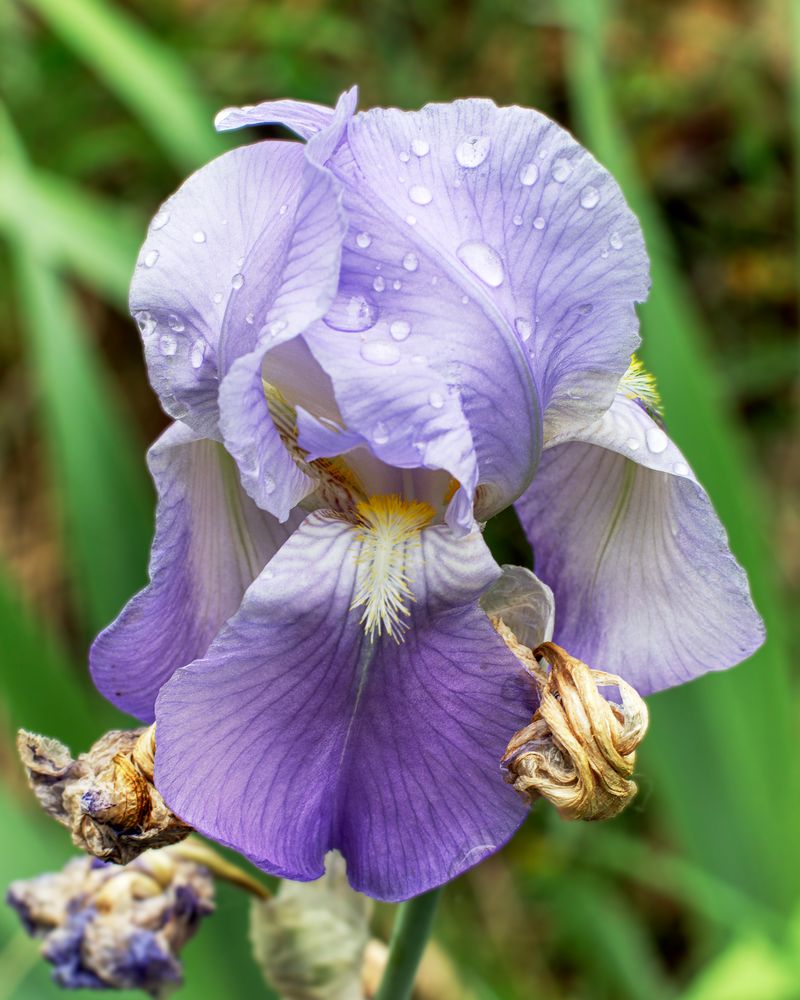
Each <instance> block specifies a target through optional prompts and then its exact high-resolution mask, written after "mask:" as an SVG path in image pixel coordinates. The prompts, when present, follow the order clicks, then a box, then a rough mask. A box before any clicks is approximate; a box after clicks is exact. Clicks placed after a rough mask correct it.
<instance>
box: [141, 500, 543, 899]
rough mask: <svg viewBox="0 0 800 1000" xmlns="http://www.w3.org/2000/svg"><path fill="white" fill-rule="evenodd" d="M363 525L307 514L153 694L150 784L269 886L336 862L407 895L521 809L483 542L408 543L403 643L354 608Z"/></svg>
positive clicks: (501, 832) (517, 705) (510, 707)
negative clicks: (230, 610)
mask: <svg viewBox="0 0 800 1000" xmlns="http://www.w3.org/2000/svg"><path fill="white" fill-rule="evenodd" d="M360 550H361V541H360V539H359V529H357V528H355V527H354V526H352V525H348V524H347V523H345V522H343V521H341V520H338V519H335V518H332V517H326V516H324V515H323V514H312V515H310V516H309V517H308V518H307V519H306V521H305V522H304V524H303V525H302V527H301V528H300V529H299V530H298V531H297V532H296V533H295V534H294V535H293V536H292V538H291V539H290V540H289V541H288V542H287V543H286V545H284V547H283V548H282V549H281V551H280V552H279V553H278V555H277V556H276V557H275V559H274V560H273V562H272V563H271V564H270V566H269V567H267V569H266V570H265V571H264V572H263V573H262V575H261V576H260V577H259V579H258V580H257V581H256V582H255V583H254V584H253V586H252V587H251V588H250V590H249V591H248V593H247V595H246V596H245V599H244V602H243V604H242V608H241V610H240V611H239V612H238V613H237V614H236V615H235V616H234V618H233V619H232V620H231V621H230V623H229V624H228V626H227V627H226V628H225V629H224V630H223V632H222V633H221V634H220V636H219V637H218V639H217V640H216V641H215V642H214V644H213V645H212V647H211V648H210V649H209V651H208V653H207V654H206V656H205V657H204V658H203V659H200V660H197V661H196V662H195V663H192V664H190V665H189V666H188V667H185V668H183V669H181V670H179V671H178V672H177V673H176V674H175V675H174V677H173V678H172V680H171V681H170V682H169V684H167V685H166V686H165V687H164V688H163V690H162V692H161V694H160V696H159V700H158V705H157V719H158V723H157V724H158V734H159V738H158V751H157V757H156V781H157V784H158V786H159V788H160V790H161V791H162V793H163V794H164V795H165V796H166V798H167V800H168V801H169V803H170V805H171V806H172V807H173V808H174V809H176V810H177V811H178V812H179V814H180V815H181V816H182V817H183V818H185V819H186V820H187V821H188V822H191V823H192V825H194V826H196V827H197V828H198V829H199V830H201V831H202V832H204V833H205V834H207V835H209V836H211V837H213V838H214V839H216V840H219V841H221V842H223V843H226V844H229V845H231V846H233V847H235V848H236V849H237V850H239V851H241V852H242V853H244V854H246V855H247V856H248V857H250V858H251V859H252V860H253V861H254V862H255V863H256V864H258V865H260V866H261V867H263V868H265V869H266V870H268V871H271V872H273V873H275V874H278V875H284V876H288V877H291V878H296V879H301V880H309V879H314V878H317V877H318V876H319V875H321V874H322V871H323V866H324V856H325V853H326V852H327V851H328V850H330V849H331V848H338V849H340V850H341V851H342V853H343V854H344V855H345V857H346V859H347V862H348V871H349V876H350V879H351V881H352V883H353V885H354V886H355V887H356V888H357V889H359V890H361V891H364V892H366V893H368V894H370V895H374V896H377V897H379V898H382V899H401V898H405V897H408V896H411V895H414V894H416V893H419V892H423V891H425V890H426V889H428V888H430V887H432V886H434V885H438V884H440V883H442V882H444V881H446V880H447V879H449V878H452V877H454V876H455V875H457V874H458V873H459V872H461V871H463V870H464V869H466V868H468V867H471V866H472V865H474V864H476V863H477V862H478V861H479V860H480V859H481V858H482V857H483V856H484V855H486V854H488V853H490V852H492V851H494V850H495V849H496V848H497V847H498V846H499V845H501V844H502V843H503V842H505V841H506V840H507V839H508V838H509V837H510V836H511V834H512V833H513V832H514V830H515V829H516V827H517V826H518V825H519V823H520V822H521V820H522V818H523V817H524V814H525V809H524V804H523V803H522V802H521V800H519V799H518V798H517V796H516V795H515V794H514V793H513V792H512V791H511V789H510V788H509V787H508V786H507V785H506V784H505V783H504V782H503V780H502V777H501V773H500V768H499V763H498V761H499V758H500V755H501V754H502V751H503V749H504V747H505V744H506V742H507V740H508V738H509V735H510V734H511V733H513V732H514V731H515V730H516V729H518V728H519V727H520V726H521V725H522V724H523V723H524V722H525V721H527V717H528V713H529V706H527V705H525V704H524V700H522V701H520V699H519V691H518V689H517V688H514V690H513V691H510V690H509V689H508V688H507V687H504V684H505V683H506V682H507V681H509V680H512V682H513V679H514V678H515V677H517V676H518V675H519V672H520V670H519V666H518V663H517V661H516V659H515V658H514V657H513V655H512V654H511V653H510V652H509V651H508V650H507V648H506V646H505V644H504V643H503V642H502V641H501V640H500V639H499V637H498V636H497V635H496V633H495V631H494V629H493V628H492V627H491V625H490V623H489V621H488V618H487V616H486V614H485V613H484V612H483V611H482V610H481V609H480V608H479V607H478V606H477V604H476V601H477V598H478V597H479V596H480V594H481V592H482V591H483V590H484V589H485V588H486V587H487V585H488V584H489V583H490V582H491V581H492V580H493V579H495V578H496V577H497V576H498V575H499V570H498V567H497V566H496V564H495V563H494V562H493V560H492V559H491V557H490V555H489V554H488V550H487V549H486V547H485V545H484V543H483V541H482V539H481V537H480V535H479V534H478V533H473V534H470V535H468V536H466V537H462V538H458V539H457V538H456V537H455V536H454V535H453V534H452V533H451V532H450V531H449V529H447V528H446V527H445V526H443V525H439V526H437V527H432V528H426V529H424V530H423V532H422V535H421V542H420V544H418V545H417V546H416V547H414V546H413V545H412V544H409V549H408V552H407V560H408V561H407V567H406V568H407V572H408V576H409V578H410V580H411V584H410V585H411V589H412V591H413V595H414V598H415V602H414V603H412V604H410V609H411V618H410V629H409V631H408V632H407V633H406V639H405V642H403V643H400V644H398V643H396V642H395V641H394V640H393V639H391V638H388V637H386V636H384V637H383V638H379V639H377V641H376V642H375V644H372V643H370V642H369V641H368V640H367V638H366V637H365V633H364V630H363V627H362V626H361V625H360V624H359V617H360V609H357V610H351V605H352V603H353V599H354V595H355V593H356V588H357V583H358V580H359V574H361V573H363V572H365V568H364V564H363V562H362V563H359V562H358V561H357V560H358V555H359V552H360Z"/></svg>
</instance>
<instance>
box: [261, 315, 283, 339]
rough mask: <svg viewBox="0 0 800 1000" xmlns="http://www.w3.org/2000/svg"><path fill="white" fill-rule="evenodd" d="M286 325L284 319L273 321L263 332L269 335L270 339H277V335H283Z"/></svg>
mask: <svg viewBox="0 0 800 1000" xmlns="http://www.w3.org/2000/svg"><path fill="white" fill-rule="evenodd" d="M286 326H287V323H286V320H285V319H274V320H273V321H272V322H271V323H268V324H267V325H266V326H265V327H264V330H265V331H266V332H267V333H268V334H269V335H270V337H277V336H278V334H279V333H283V331H284V330H285V329H286Z"/></svg>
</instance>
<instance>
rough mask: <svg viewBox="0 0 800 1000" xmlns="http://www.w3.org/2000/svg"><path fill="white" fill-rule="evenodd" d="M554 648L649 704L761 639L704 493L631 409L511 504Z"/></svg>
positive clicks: (660, 435) (595, 430)
mask: <svg viewBox="0 0 800 1000" xmlns="http://www.w3.org/2000/svg"><path fill="white" fill-rule="evenodd" d="M517 510H518V513H519V516H520V520H521V521H522V523H523V525H524V527H525V529H526V532H527V534H528V537H529V539H530V540H531V543H532V545H533V549H534V559H535V564H536V572H537V574H538V575H539V576H541V578H542V579H543V580H544V581H545V582H546V583H548V584H549V585H550V586H551V587H552V588H553V592H554V594H555V599H556V608H557V612H558V613H557V618H556V629H555V639H556V641H557V642H558V643H560V644H561V645H562V646H564V647H566V649H568V650H569V652H570V653H572V654H573V655H574V656H578V657H580V658H581V659H582V660H584V661H585V662H586V663H588V664H589V665H590V666H592V667H594V668H596V669H599V670H607V671H610V672H611V673H616V674H619V675H620V676H621V677H623V678H624V679H625V680H626V681H628V682H629V683H630V684H632V685H633V686H634V687H635V688H636V689H637V690H638V691H639V692H640V693H642V694H648V693H650V692H653V691H659V690H661V689H662V688H667V687H671V686H673V685H675V684H680V683H682V682H684V681H688V680H691V679H692V678H694V677H697V676H700V675H701V674H704V673H706V672H707V671H709V670H722V669H724V668H726V667H730V666H733V665H734V664H735V663H738V662H739V661H740V660H743V659H745V657H747V656H749V655H750V654H751V653H753V652H754V651H755V650H756V649H757V648H758V646H760V645H761V643H762V642H763V639H764V630H763V625H762V622H761V620H760V618H759V616H758V614H757V613H756V611H755V609H754V607H753V604H752V600H751V598H750V593H749V589H748V585H747V578H746V577H745V574H744V572H743V571H742V569H741V567H740V566H739V565H738V563H737V562H736V560H735V559H734V557H733V555H732V554H731V552H730V550H729V548H728V543H727V539H726V537H725V532H724V529H723V527H722V525H721V524H720V522H719V519H718V518H717V516H716V514H715V513H714V509H713V507H712V506H711V503H710V501H709V499H708V496H707V494H706V492H705V491H704V490H703V488H702V487H701V486H700V485H699V483H698V482H697V480H696V479H695V477H694V475H693V474H692V472H691V470H690V469H689V466H688V465H687V464H686V462H685V460H684V458H683V456H682V455H681V453H680V452H679V451H678V449H677V448H676V447H675V445H674V444H673V443H672V442H671V441H670V440H669V439H668V437H667V436H666V434H665V433H664V432H663V431H662V430H661V428H660V427H659V426H658V425H657V424H656V423H655V422H654V421H653V420H652V418H651V417H650V416H648V414H647V413H646V412H645V410H644V409H643V408H642V407H641V406H639V405H638V404H637V403H636V402H635V401H633V400H631V399H627V398H625V397H624V396H618V397H617V399H616V401H615V402H614V404H613V406H612V407H611V409H610V410H609V411H608V412H607V413H606V414H605V415H604V416H603V418H602V419H601V420H599V421H597V422H596V423H595V424H594V425H592V426H591V427H589V428H587V429H586V430H584V431H583V432H580V433H577V434H575V435H574V436H573V438H572V440H568V441H567V442H565V443H559V444H557V445H556V446H555V447H552V448H549V449H548V450H546V451H545V452H544V455H543V456H542V462H541V465H540V467H539V471H538V473H537V475H536V478H535V480H534V482H533V484H532V486H531V487H530V489H529V490H528V491H527V493H526V494H525V495H524V496H523V497H522V498H521V500H520V501H519V502H518V504H517Z"/></svg>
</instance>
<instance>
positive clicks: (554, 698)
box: [495, 622, 648, 820]
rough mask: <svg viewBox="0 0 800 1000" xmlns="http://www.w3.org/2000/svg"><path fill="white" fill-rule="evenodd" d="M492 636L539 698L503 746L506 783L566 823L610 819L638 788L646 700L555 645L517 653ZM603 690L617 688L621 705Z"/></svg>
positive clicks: (617, 679)
mask: <svg viewBox="0 0 800 1000" xmlns="http://www.w3.org/2000/svg"><path fill="white" fill-rule="evenodd" d="M500 625H501V626H502V622H501V623H500ZM495 627H497V624H496V626H495ZM503 628H505V627H504V626H503ZM498 632H499V633H500V634H501V636H503V638H505V639H506V642H507V643H509V646H510V648H511V649H512V651H514V652H515V653H517V655H518V656H519V658H520V659H521V660H522V661H523V662H524V663H525V665H526V667H527V668H528V670H529V672H530V673H532V675H533V676H534V678H535V681H536V684H537V686H538V688H539V697H540V703H539V707H538V708H537V710H536V712H535V714H534V716H533V719H532V720H531V722H530V724H529V725H528V726H526V727H525V728H524V729H521V730H520V731H519V732H518V733H515V734H514V736H513V737H512V739H511V742H510V743H509V744H508V747H507V748H506V752H505V754H504V756H503V764H504V766H505V767H506V768H507V779H508V781H509V782H510V783H511V784H513V786H514V788H515V789H516V790H517V791H518V792H520V793H521V794H523V795H524V796H526V797H527V798H528V799H530V801H531V802H534V801H535V800H536V799H538V798H540V797H541V798H546V799H547V800H548V801H550V802H552V803H553V805H554V806H555V807H556V808H557V809H558V811H559V813H560V814H561V816H562V817H563V818H564V819H584V820H600V819H611V818H612V817H613V816H616V815H617V814H618V813H620V812H621V811H622V810H623V809H624V808H625V807H626V806H627V805H628V803H629V802H630V801H631V800H632V799H633V797H634V796H635V795H636V792H637V790H638V789H637V785H636V782H635V781H633V779H632V775H633V770H634V766H635V763H636V748H637V747H638V746H639V744H640V743H641V741H642V739H643V738H644V734H645V732H646V731H647V723H648V715H647V706H646V705H645V703H644V701H643V700H642V699H641V697H640V696H639V695H638V694H637V692H636V691H635V690H634V689H633V688H632V687H631V686H630V685H629V684H626V682H625V681H623V680H622V679H621V678H620V677H617V676H616V674H608V673H605V672H604V671H602V670H592V669H590V668H589V667H588V666H587V665H586V664H585V663H583V662H581V661H580V660H578V659H576V658H575V657H574V656H570V654H569V653H567V652H566V651H565V650H564V649H562V648H561V647H560V646H557V645H556V644H555V643H552V642H545V643H542V644H541V645H540V646H538V647H537V648H536V649H534V650H532V651H531V650H527V649H526V647H521V648H520V649H519V650H517V649H515V648H514V646H513V645H511V643H510V642H509V638H508V637H507V636H506V635H504V632H503V629H501V628H498ZM512 638H513V637H512ZM516 645H519V644H516ZM540 659H544V660H546V661H547V662H548V663H549V664H550V671H549V672H547V671H545V670H544V669H543V668H542V667H541V666H540V665H539V663H538V661H539V660H540ZM603 687H607V688H616V689H617V690H618V691H619V697H620V703H619V704H617V703H616V702H614V701H611V700H609V699H607V698H605V697H604V696H603V694H602V693H601V691H600V689H601V688H603Z"/></svg>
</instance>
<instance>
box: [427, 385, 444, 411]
mask: <svg viewBox="0 0 800 1000" xmlns="http://www.w3.org/2000/svg"><path fill="white" fill-rule="evenodd" d="M428 402H429V403H430V404H431V406H432V407H433V408H434V410H441V408H442V407H443V406H444V399H443V398H442V394H441V393H440V392H436V390H435V389H434V391H433V392H432V393H431V394H430V396H428Z"/></svg>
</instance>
